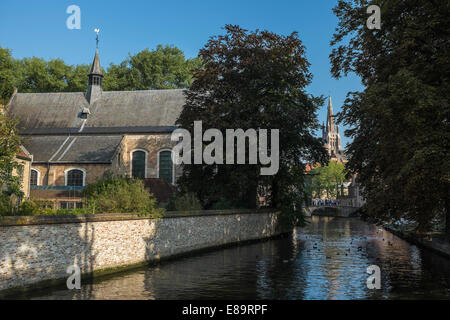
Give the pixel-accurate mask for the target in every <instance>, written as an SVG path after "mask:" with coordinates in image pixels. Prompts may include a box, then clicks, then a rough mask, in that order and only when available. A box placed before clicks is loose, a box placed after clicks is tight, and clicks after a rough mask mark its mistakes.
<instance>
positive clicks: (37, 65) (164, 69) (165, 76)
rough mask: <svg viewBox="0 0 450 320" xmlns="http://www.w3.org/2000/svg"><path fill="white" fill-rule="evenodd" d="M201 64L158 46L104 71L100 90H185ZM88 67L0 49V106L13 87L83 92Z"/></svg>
mask: <svg viewBox="0 0 450 320" xmlns="http://www.w3.org/2000/svg"><path fill="white" fill-rule="evenodd" d="M200 65H201V61H200V59H199V58H194V59H186V58H185V57H184V54H183V51H181V50H180V49H178V48H176V47H173V46H162V45H158V47H157V48H156V49H155V50H148V49H145V50H143V51H141V52H139V53H137V54H136V55H130V56H129V57H128V58H126V59H125V60H124V61H123V62H122V63H120V64H119V65H115V64H111V65H110V66H109V67H108V68H107V69H106V70H105V71H104V80H103V87H104V90H117V91H120V90H144V89H147V90H148V89H176V88H187V87H189V85H190V84H191V83H192V73H191V69H194V68H198V67H200ZM89 69H90V66H89V65H88V64H83V65H77V66H68V65H67V64H66V63H65V62H64V61H63V60H61V59H52V60H49V61H46V60H44V59H42V58H36V57H33V58H24V59H14V58H12V56H11V51H10V50H8V49H5V48H1V47H0V104H1V103H3V104H6V102H7V101H8V100H9V98H10V96H11V94H12V93H13V91H14V88H18V89H19V92H84V91H86V90H87V83H88V77H87V75H88V73H89Z"/></svg>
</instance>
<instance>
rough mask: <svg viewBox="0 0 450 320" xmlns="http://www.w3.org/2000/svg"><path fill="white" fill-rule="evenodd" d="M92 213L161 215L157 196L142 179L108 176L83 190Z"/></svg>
mask: <svg viewBox="0 0 450 320" xmlns="http://www.w3.org/2000/svg"><path fill="white" fill-rule="evenodd" d="M83 195H84V197H85V202H86V204H87V207H88V208H89V209H90V210H92V213H130V212H134V213H138V214H141V215H151V216H153V217H157V216H159V214H160V212H159V210H157V209H156V198H154V197H153V196H152V195H151V194H150V193H149V192H148V191H147V190H146V189H145V188H144V183H143V182H142V180H139V179H133V178H124V177H113V176H107V177H105V178H104V179H102V180H99V181H97V182H96V183H93V184H89V185H87V186H86V188H85V189H84V191H83Z"/></svg>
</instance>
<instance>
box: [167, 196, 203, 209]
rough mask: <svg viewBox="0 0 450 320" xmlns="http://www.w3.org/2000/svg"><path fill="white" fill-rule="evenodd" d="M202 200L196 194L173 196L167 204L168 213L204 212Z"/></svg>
mask: <svg viewBox="0 0 450 320" xmlns="http://www.w3.org/2000/svg"><path fill="white" fill-rule="evenodd" d="M202 209H203V208H202V205H201V203H200V200H198V198H197V197H196V196H195V194H194V193H190V192H188V193H184V194H182V195H173V196H172V197H170V199H169V202H168V203H167V210H168V211H189V210H202Z"/></svg>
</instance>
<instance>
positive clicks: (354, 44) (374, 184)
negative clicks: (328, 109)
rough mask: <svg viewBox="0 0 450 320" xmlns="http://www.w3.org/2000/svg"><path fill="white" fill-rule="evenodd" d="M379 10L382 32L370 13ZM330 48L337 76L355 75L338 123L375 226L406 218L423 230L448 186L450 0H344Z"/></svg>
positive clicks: (439, 209)
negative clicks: (356, 84) (356, 83)
mask: <svg viewBox="0 0 450 320" xmlns="http://www.w3.org/2000/svg"><path fill="white" fill-rule="evenodd" d="M369 4H376V5H378V6H380V8H381V30H376V29H375V30H369V29H368V28H367V27H366V20H367V18H368V17H369V15H368V14H367V13H366V9H367V7H368V6H369ZM334 12H335V14H336V15H337V17H338V18H339V25H338V28H337V29H336V33H335V34H334V37H333V40H332V41H331V45H332V46H334V48H333V51H332V53H331V55H330V59H331V63H332V69H331V71H332V74H333V76H334V77H336V78H339V77H340V76H342V75H346V74H347V73H349V72H355V73H356V74H357V75H359V76H360V77H361V79H362V83H363V84H364V86H365V88H364V90H363V91H362V92H351V93H349V94H348V96H347V99H346V101H345V104H344V106H343V111H342V113H341V114H340V117H339V119H340V120H341V121H343V122H344V123H345V124H347V125H349V126H350V127H351V129H350V130H348V131H346V135H348V136H350V137H353V142H352V143H351V144H350V146H349V147H348V150H347V153H348V155H349V157H350V160H349V162H348V167H349V169H350V170H352V171H353V172H358V177H359V182H360V183H361V185H362V186H363V188H364V195H365V197H366V198H367V204H366V206H365V216H366V217H367V218H369V219H371V220H373V221H375V222H386V221H388V222H389V221H393V220H397V219H400V218H407V219H410V220H413V221H416V222H417V227H418V230H420V231H424V230H428V229H430V228H431V227H432V221H433V219H434V218H439V217H442V216H443V215H445V214H446V216H447V231H448V232H449V233H450V215H449V213H448V207H449V203H448V201H449V200H448V199H450V194H449V183H450V153H449V150H450V130H449V128H450V127H449V111H450V106H449V101H450V99H449V98H450V82H449V76H450V56H449V54H448V52H449V49H450V48H449V46H450V38H449V36H450V20H449V19H448V12H450V2H448V1H441V0H435V1H429V0H396V1H393V0H387V1H370V3H369V1H366V0H352V1H344V0H340V1H339V2H338V4H337V6H336V7H335V8H334Z"/></svg>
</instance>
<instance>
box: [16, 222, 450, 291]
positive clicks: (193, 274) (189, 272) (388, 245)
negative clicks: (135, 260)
mask: <svg viewBox="0 0 450 320" xmlns="http://www.w3.org/2000/svg"><path fill="white" fill-rule="evenodd" d="M370 265H378V266H379V267H380V270H381V289H378V290H377V289H368V288H367V285H366V279H367V277H368V276H369V274H367V273H366V270H367V267H368V266H370ZM82 282H83V280H82ZM19 298H25V299H30V298H31V299H424V298H425V299H449V298H450V260H448V259H445V258H442V257H440V256H437V255H435V254H433V253H430V252H425V251H422V250H421V249H419V248H417V247H416V246H414V245H410V244H408V243H407V242H405V241H403V240H401V239H399V238H397V237H396V236H394V235H392V234H390V233H389V232H387V231H384V230H380V229H379V228H378V227H375V226H373V225H369V224H366V223H364V222H362V221H360V220H359V219H357V218H328V217H320V218H319V217H313V218H312V221H311V223H310V224H309V225H308V226H307V227H306V228H303V229H295V230H294V232H293V234H292V235H291V236H290V237H288V238H283V239H276V240H269V241H266V242H259V243H255V244H249V245H243V246H238V247H232V248H228V249H220V250H218V251H213V252H207V253H203V254H198V255H194V256H191V257H186V258H181V259H178V260H173V261H168V262H165V263H162V264H160V265H157V266H152V267H146V268H142V269H138V270H135V271H132V272H128V273H122V274H117V275H115V276H111V277H109V278H107V279H103V280H101V281H96V282H94V283H90V284H83V283H82V289H81V290H78V291H77V290H72V291H71V290H68V289H66V288H65V287H58V288H54V289H46V290H45V291H39V292H34V293H32V294H28V295H27V296H21V297H19Z"/></svg>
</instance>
